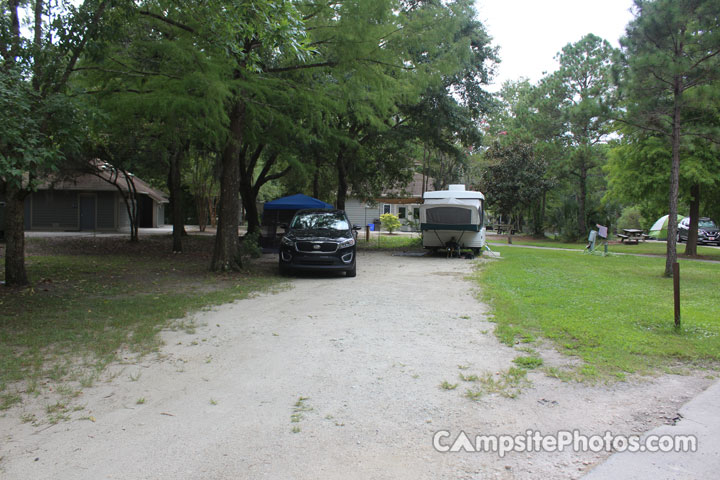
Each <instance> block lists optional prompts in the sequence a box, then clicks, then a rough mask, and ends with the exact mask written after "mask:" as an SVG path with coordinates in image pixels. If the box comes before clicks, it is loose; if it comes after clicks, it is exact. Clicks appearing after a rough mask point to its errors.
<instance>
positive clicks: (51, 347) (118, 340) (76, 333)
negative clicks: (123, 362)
mask: <svg viewBox="0 0 720 480" xmlns="http://www.w3.org/2000/svg"><path fill="white" fill-rule="evenodd" d="M171 241H172V239H171V238H170V237H169V236H163V237H147V238H143V239H142V240H141V241H140V242H138V243H136V244H133V243H129V242H128V241H127V239H126V238H125V237H106V238H101V237H98V238H92V237H85V238H46V239H40V238H38V239H29V240H28V242H27V250H28V257H27V269H28V273H29V276H30V278H31V281H32V285H31V286H30V287H28V288H22V289H9V288H0V308H1V309H2V315H0V411H2V410H4V409H6V408H9V407H10V406H11V405H13V404H15V403H17V402H20V400H21V397H20V395H19V394H18V393H16V392H15V389H9V388H7V387H8V386H9V385H11V384H16V385H17V382H24V383H23V391H24V392H25V393H27V394H35V395H39V394H41V393H42V392H43V391H44V389H47V388H50V389H55V390H57V389H58V388H60V389H66V390H67V389H68V388H70V387H68V386H69V385H74V387H72V388H71V390H72V391H71V392H70V393H71V394H74V393H76V392H77V388H79V387H86V386H89V385H92V384H93V383H94V382H95V381H97V380H98V379H100V378H102V375H103V370H104V368H105V366H106V365H108V363H110V362H113V361H115V360H117V359H118V358H120V357H125V356H134V355H135V354H137V353H147V352H151V351H153V350H155V349H156V348H157V347H158V346H159V343H158V342H159V337H158V335H157V334H158V332H160V330H162V329H163V328H182V329H186V330H187V329H190V330H191V329H193V328H194V325H192V324H191V323H188V321H187V320H184V321H183V323H178V321H175V322H173V319H181V318H183V317H184V316H185V315H186V314H187V313H188V312H193V311H198V310H201V309H203V308H207V307H210V306H213V305H219V304H223V303H227V302H232V301H234V300H238V299H242V298H246V297H248V296H249V295H251V294H253V293H254V292H258V291H265V290H268V289H272V288H273V287H274V286H276V285H278V284H280V283H282V282H284V280H283V279H282V278H281V277H279V276H278V275H277V273H276V264H275V263H274V262H266V263H262V262H260V261H258V262H256V263H252V264H249V265H247V270H246V271H244V272H240V273H236V274H224V275H217V274H213V273H211V272H209V271H208V265H209V263H210V254H211V252H212V242H213V237H210V236H189V237H186V238H185V239H184V240H183V242H184V248H185V251H184V253H182V254H180V255H178V254H172V253H171V251H172V249H171V248H170V245H171ZM2 274H3V268H2V266H0V276H1V275H2Z"/></svg>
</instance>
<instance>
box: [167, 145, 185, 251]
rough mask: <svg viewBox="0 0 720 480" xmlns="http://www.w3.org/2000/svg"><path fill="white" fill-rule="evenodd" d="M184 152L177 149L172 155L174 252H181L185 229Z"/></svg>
mask: <svg viewBox="0 0 720 480" xmlns="http://www.w3.org/2000/svg"><path fill="white" fill-rule="evenodd" d="M181 156H182V153H181V152H179V151H177V152H173V153H172V154H171V155H170V198H171V200H172V214H173V235H172V236H173V247H172V251H173V253H181V252H182V250H183V248H182V235H183V232H184V230H185V222H184V219H183V208H182V185H181V181H180V162H181Z"/></svg>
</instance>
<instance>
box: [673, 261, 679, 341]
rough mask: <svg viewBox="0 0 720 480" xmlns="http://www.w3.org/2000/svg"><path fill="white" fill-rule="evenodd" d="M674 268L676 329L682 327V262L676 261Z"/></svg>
mask: <svg viewBox="0 0 720 480" xmlns="http://www.w3.org/2000/svg"><path fill="white" fill-rule="evenodd" d="M672 270H673V292H674V294H675V329H679V328H680V264H679V263H677V262H675V263H673V266H672Z"/></svg>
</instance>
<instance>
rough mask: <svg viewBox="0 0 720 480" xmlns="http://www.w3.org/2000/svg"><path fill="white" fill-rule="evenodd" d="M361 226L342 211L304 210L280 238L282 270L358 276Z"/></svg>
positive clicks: (283, 271)
mask: <svg viewBox="0 0 720 480" xmlns="http://www.w3.org/2000/svg"><path fill="white" fill-rule="evenodd" d="M359 228H360V227H354V226H351V225H350V221H349V220H348V217H347V215H346V214H345V212H344V211H342V210H330V209H312V210H300V211H299V212H297V213H296V214H295V216H294V217H293V219H292V221H291V222H290V225H289V226H288V228H287V231H286V233H285V235H284V236H283V238H282V240H281V241H280V257H279V259H278V261H279V267H280V273H281V274H287V273H289V272H290V271H295V270H299V271H312V270H315V271H317V270H325V271H328V270H329V271H341V272H345V275H347V276H348V277H354V276H355V275H356V273H357V270H356V266H355V262H356V258H355V257H356V253H357V251H356V246H355V244H356V233H355V232H356V231H357V230H358V229H359Z"/></svg>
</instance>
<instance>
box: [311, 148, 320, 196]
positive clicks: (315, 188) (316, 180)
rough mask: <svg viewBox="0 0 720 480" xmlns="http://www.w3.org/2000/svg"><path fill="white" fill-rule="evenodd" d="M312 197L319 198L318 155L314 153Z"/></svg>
mask: <svg viewBox="0 0 720 480" xmlns="http://www.w3.org/2000/svg"><path fill="white" fill-rule="evenodd" d="M313 197H315V198H320V155H315V172H313Z"/></svg>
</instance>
